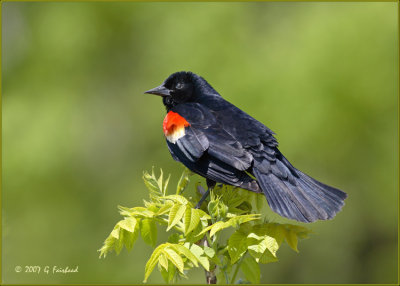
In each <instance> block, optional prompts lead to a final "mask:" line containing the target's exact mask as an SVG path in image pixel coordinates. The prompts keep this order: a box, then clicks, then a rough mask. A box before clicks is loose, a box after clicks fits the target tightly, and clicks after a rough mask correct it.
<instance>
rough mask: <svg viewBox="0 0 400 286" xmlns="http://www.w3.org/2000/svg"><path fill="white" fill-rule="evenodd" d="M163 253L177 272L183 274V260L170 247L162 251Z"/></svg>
mask: <svg viewBox="0 0 400 286" xmlns="http://www.w3.org/2000/svg"><path fill="white" fill-rule="evenodd" d="M163 253H164V254H165V255H166V256H167V258H168V259H169V260H170V261H171V262H172V263H173V264H174V265H175V267H176V268H177V269H178V270H179V272H181V273H183V266H184V263H183V260H182V258H181V257H180V255H179V254H178V253H176V252H175V250H174V249H172V248H171V247H166V248H164V250H163Z"/></svg>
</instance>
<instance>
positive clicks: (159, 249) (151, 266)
mask: <svg viewBox="0 0 400 286" xmlns="http://www.w3.org/2000/svg"><path fill="white" fill-rule="evenodd" d="M167 245H168V244H165V243H164V244H161V245H159V246H158V247H157V248H156V249H155V250H154V251H153V253H152V254H151V256H150V259H149V260H148V261H147V263H146V267H145V270H144V280H143V282H144V283H146V281H147V278H149V276H150V274H151V272H153V270H154V267H156V265H157V263H158V258H159V256H160V255H161V253H162V252H163V249H164V248H165V247H166V246H167Z"/></svg>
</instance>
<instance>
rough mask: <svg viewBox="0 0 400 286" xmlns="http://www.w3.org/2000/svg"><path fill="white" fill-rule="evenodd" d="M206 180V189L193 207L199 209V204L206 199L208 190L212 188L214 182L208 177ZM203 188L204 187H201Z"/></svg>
mask: <svg viewBox="0 0 400 286" xmlns="http://www.w3.org/2000/svg"><path fill="white" fill-rule="evenodd" d="M206 182H207V187H208V189H207V191H206V192H205V193H203V195H202V196H201V199H200V201H199V202H198V203H197V205H196V206H195V209H199V208H200V207H201V204H202V203H203V202H204V201H205V199H207V197H208V195H209V194H210V191H211V190H212V188H214V186H215V184H216V182H214V181H211V180H209V179H206ZM203 190H204V189H203Z"/></svg>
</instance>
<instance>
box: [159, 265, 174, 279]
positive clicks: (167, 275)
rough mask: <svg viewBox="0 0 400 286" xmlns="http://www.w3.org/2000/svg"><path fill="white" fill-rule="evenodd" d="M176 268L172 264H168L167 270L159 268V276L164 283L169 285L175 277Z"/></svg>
mask: <svg viewBox="0 0 400 286" xmlns="http://www.w3.org/2000/svg"><path fill="white" fill-rule="evenodd" d="M175 273H176V268H175V266H174V265H173V264H172V263H168V270H165V269H164V268H163V267H161V275H162V277H163V279H164V281H165V283H170V282H172V280H173V279H174V277H175Z"/></svg>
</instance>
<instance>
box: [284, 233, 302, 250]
mask: <svg viewBox="0 0 400 286" xmlns="http://www.w3.org/2000/svg"><path fill="white" fill-rule="evenodd" d="M285 238H286V241H287V243H288V244H289V246H290V247H291V248H292V249H293V250H294V251H296V252H299V250H298V249H297V234H296V232H295V231H293V230H287V231H286V233H285Z"/></svg>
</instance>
